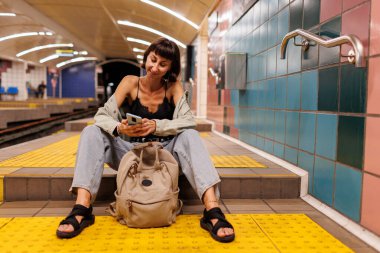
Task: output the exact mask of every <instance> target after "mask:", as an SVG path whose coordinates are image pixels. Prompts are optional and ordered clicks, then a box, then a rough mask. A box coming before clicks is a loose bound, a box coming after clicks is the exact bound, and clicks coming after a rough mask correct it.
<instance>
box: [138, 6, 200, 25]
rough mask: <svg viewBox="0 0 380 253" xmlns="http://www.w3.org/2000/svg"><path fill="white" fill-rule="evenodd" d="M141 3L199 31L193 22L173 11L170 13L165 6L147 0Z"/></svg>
mask: <svg viewBox="0 0 380 253" xmlns="http://www.w3.org/2000/svg"><path fill="white" fill-rule="evenodd" d="M141 2H144V3H146V4H150V5H152V6H154V7H156V8H158V9H160V10H163V11H165V12H167V13H169V14H171V15H173V16H175V17H176V18H179V19H180V20H182V21H185V22H186V23H188V24H189V25H191V26H192V27H194V28H195V29H197V30H199V25H197V24H195V23H194V22H191V21H190V20H188V19H187V18H185V17H184V16H182V15H181V14H179V13H177V12H175V11H172V10H171V9H169V8H166V7H165V6H162V5H160V4H158V3H155V2H152V1H149V0H141Z"/></svg>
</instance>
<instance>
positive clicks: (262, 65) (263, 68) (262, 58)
mask: <svg viewBox="0 0 380 253" xmlns="http://www.w3.org/2000/svg"><path fill="white" fill-rule="evenodd" d="M257 57H258V60H259V62H258V64H259V71H258V80H263V79H266V77H267V51H265V52H263V53H261V54H258V55H257Z"/></svg>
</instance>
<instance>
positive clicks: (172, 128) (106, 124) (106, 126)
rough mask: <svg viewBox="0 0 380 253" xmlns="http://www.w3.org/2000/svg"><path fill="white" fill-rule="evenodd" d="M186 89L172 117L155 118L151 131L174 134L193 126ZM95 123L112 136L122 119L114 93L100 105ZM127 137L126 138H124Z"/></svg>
mask: <svg viewBox="0 0 380 253" xmlns="http://www.w3.org/2000/svg"><path fill="white" fill-rule="evenodd" d="M187 93H188V92H187V91H185V92H184V94H183V95H182V97H181V98H180V100H179V101H178V103H177V105H176V107H175V110H174V113H173V119H172V120H168V119H161V120H158V119H155V121H156V131H155V132H154V133H153V134H154V135H157V136H168V135H176V134H178V133H180V132H182V131H184V130H185V129H189V128H195V126H196V123H195V119H194V116H193V114H192V112H191V110H190V106H189V104H188V103H187ZM94 119H95V125H96V126H98V127H100V128H101V129H103V130H104V131H106V132H107V133H109V134H110V135H112V136H114V134H113V132H114V130H115V128H116V126H117V125H118V123H119V122H120V121H121V120H122V117H121V113H120V111H119V108H118V106H117V103H116V98H115V95H112V96H111V97H110V98H109V99H108V101H107V102H106V103H105V104H104V106H103V107H100V108H99V109H98V111H97V113H96V115H95V117H94ZM121 137H122V138H123V139H128V136H125V135H123V136H121ZM126 137H127V138H126Z"/></svg>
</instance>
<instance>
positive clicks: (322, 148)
mask: <svg viewBox="0 0 380 253" xmlns="http://www.w3.org/2000/svg"><path fill="white" fill-rule="evenodd" d="M337 123H338V117H337V115H331V114H317V131H316V132H317V136H316V150H315V153H316V154H317V155H320V156H323V157H326V158H330V159H331V160H335V157H336V149H337Z"/></svg>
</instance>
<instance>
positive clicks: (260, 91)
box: [256, 81, 267, 108]
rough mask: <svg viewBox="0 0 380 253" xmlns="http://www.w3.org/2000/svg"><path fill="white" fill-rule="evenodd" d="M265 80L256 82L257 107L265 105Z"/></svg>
mask: <svg viewBox="0 0 380 253" xmlns="http://www.w3.org/2000/svg"><path fill="white" fill-rule="evenodd" d="M266 86H267V81H259V82H258V83H257V105H256V106H257V107H259V108H264V107H265V103H266V100H265V95H266V88H267V87H266Z"/></svg>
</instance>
